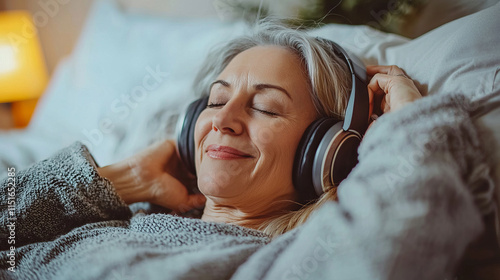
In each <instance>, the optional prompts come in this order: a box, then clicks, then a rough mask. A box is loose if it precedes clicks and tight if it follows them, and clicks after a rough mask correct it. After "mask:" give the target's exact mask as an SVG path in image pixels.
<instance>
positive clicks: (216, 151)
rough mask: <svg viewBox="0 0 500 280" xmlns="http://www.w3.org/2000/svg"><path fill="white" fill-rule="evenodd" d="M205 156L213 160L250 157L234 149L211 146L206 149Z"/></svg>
mask: <svg viewBox="0 0 500 280" xmlns="http://www.w3.org/2000/svg"><path fill="white" fill-rule="evenodd" d="M206 152H207V155H208V156H209V157H211V158H213V159H244V158H251V157H252V156H251V155H249V154H247V153H244V152H242V151H240V150H237V149H235V148H231V147H228V146H221V145H215V144H212V145H210V146H208V147H207V150H206Z"/></svg>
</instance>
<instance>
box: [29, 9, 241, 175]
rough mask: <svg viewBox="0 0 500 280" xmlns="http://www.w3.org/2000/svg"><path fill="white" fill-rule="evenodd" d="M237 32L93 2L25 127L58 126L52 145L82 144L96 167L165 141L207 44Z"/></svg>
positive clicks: (238, 29)
mask: <svg viewBox="0 0 500 280" xmlns="http://www.w3.org/2000/svg"><path fill="white" fill-rule="evenodd" d="M244 29H245V28H244V24H243V23H237V24H229V23H223V22H221V21H220V20H219V19H217V18H214V19H201V20H194V19H189V20H187V19H175V18H162V17H155V16H145V15H140V14H133V13H127V12H125V11H123V10H122V9H121V8H120V6H119V5H118V4H117V3H116V2H115V1H112V0H101V1H95V4H94V6H93V8H92V10H91V12H90V16H89V18H88V20H87V22H86V25H85V27H84V29H83V32H82V35H81V37H80V38H79V41H78V43H77V45H76V47H75V50H74V52H73V53H72V55H71V57H70V58H69V59H68V61H66V62H65V65H63V67H62V68H63V69H61V70H60V72H62V73H61V74H60V75H56V76H55V80H54V81H53V85H52V86H51V87H50V88H49V90H48V91H47V92H46V94H45V95H44V97H43V99H42V100H41V102H40V104H39V108H38V109H37V111H36V112H35V115H34V120H33V122H32V124H31V125H30V129H31V130H37V131H45V130H47V129H54V128H55V129H58V130H59V133H58V134H60V137H61V139H59V140H56V142H58V144H59V145H58V147H59V148H60V147H62V146H64V145H68V144H69V143H71V142H73V141H76V140H79V141H82V142H83V143H84V144H86V145H87V146H88V147H89V149H90V151H91V152H92V153H93V154H94V156H95V158H96V160H97V162H98V163H99V164H101V165H106V164H110V163H112V162H115V161H117V160H119V159H121V158H123V157H126V156H128V155H131V154H133V153H135V152H136V151H137V150H139V149H142V148H144V147H145V146H147V145H149V144H150V143H151V142H154V141H155V140H159V139H162V138H165V137H168V136H169V133H170V130H169V131H166V130H164V129H166V127H165V124H166V123H167V122H168V121H170V119H171V117H172V115H173V114H175V113H178V112H179V110H180V108H181V107H182V106H181V105H182V104H184V103H187V102H189V101H191V100H193V98H194V96H193V94H192V92H191V84H192V81H193V78H194V76H195V74H196V72H197V70H198V68H199V67H200V64H201V62H202V61H203V59H204V57H205V56H206V54H207V53H208V51H209V46H212V45H214V44H216V43H218V42H220V41H223V40H225V39H228V38H230V37H232V36H234V35H236V34H241V33H242V32H243V30H244ZM170 134H171V133H170ZM52 143H53V142H52Z"/></svg>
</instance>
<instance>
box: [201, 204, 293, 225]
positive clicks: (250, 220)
mask: <svg viewBox="0 0 500 280" xmlns="http://www.w3.org/2000/svg"><path fill="white" fill-rule="evenodd" d="M295 205H296V204H295V203H294V202H293V198H284V199H282V200H279V201H275V202H274V203H265V204H264V203H260V204H257V205H254V207H253V209H252V207H238V206H235V205H232V204H226V203H223V202H218V201H217V202H216V201H214V200H212V199H211V198H209V197H207V202H206V204H205V209H204V211H203V216H202V217H201V219H202V220H203V221H207V222H222V223H229V224H235V225H239V226H243V227H247V228H252V229H259V227H260V226H261V225H263V224H264V223H266V222H268V221H269V220H272V219H274V218H276V216H278V215H280V214H284V213H286V211H291V210H294V209H295Z"/></svg>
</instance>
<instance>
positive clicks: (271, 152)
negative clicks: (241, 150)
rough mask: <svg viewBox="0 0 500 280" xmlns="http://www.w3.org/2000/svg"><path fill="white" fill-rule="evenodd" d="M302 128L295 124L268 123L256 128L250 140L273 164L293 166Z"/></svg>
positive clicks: (303, 128) (300, 125)
mask: <svg viewBox="0 0 500 280" xmlns="http://www.w3.org/2000/svg"><path fill="white" fill-rule="evenodd" d="M302 126H303V125H302V124H297V123H284V122H269V123H267V125H262V126H258V127H256V128H255V129H254V133H253V137H252V138H253V141H254V143H255V144H256V146H257V147H259V150H260V151H261V152H262V154H263V155H264V156H267V157H269V158H272V159H274V160H273V162H274V164H276V163H280V164H279V165H280V167H284V166H287V167H289V166H292V165H293V159H294V158H295V152H296V150H297V146H298V144H299V141H300V139H301V137H302V133H303V132H304V130H305V127H302ZM281 163H283V165H281ZM275 167H278V166H275ZM287 169H288V168H287Z"/></svg>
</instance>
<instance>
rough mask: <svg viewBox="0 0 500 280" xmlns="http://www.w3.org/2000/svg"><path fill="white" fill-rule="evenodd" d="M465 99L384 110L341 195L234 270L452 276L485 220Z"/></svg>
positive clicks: (297, 275) (246, 273) (280, 274)
mask: <svg viewBox="0 0 500 280" xmlns="http://www.w3.org/2000/svg"><path fill="white" fill-rule="evenodd" d="M469 104H470V103H469V102H468V100H467V99H466V98H465V97H464V96H461V95H455V96H431V97H425V98H422V99H420V100H418V101H415V102H414V103H412V104H409V105H407V106H405V107H404V108H403V109H401V110H400V111H397V112H394V113H389V114H387V115H384V116H381V117H380V118H379V119H378V120H377V122H376V123H375V124H374V125H373V126H372V128H370V130H369V131H368V132H367V134H366V136H365V138H364V140H363V141H362V144H361V146H360V148H359V164H358V166H356V167H355V169H354V170H353V171H352V172H351V174H350V175H349V176H348V178H347V179H346V180H344V181H343V182H342V183H341V184H340V186H339V188H338V196H339V201H338V202H333V201H329V202H327V203H325V204H324V205H323V206H322V207H321V208H320V209H318V210H317V211H316V212H315V213H313V215H312V216H311V217H310V218H309V219H308V221H307V222H306V223H305V224H304V225H303V226H301V227H299V228H296V229H294V230H293V231H291V232H288V233H286V234H284V235H282V236H280V237H278V238H277V239H276V240H274V241H273V242H271V243H270V245H268V246H266V247H264V248H263V249H261V250H260V251H258V252H257V253H256V254H254V255H253V256H252V257H251V258H250V259H249V260H248V262H247V263H245V264H244V265H243V266H242V267H241V268H240V269H239V271H238V272H237V274H236V275H235V277H234V279H330V278H332V277H334V278H335V279H441V280H444V279H453V277H452V275H453V273H454V269H455V268H456V266H457V264H458V262H459V261H460V259H461V257H462V255H463V253H464V250H465V249H466V247H467V246H468V244H469V243H471V242H472V241H473V240H474V239H475V238H476V237H477V236H478V235H479V234H480V233H481V231H482V230H483V224H482V220H481V215H480V213H479V211H478V207H476V205H475V202H474V197H473V195H472V192H471V190H470V189H469V187H470V185H471V184H477V183H478V182H472V181H473V180H475V179H474V178H471V177H472V176H471V174H472V173H475V172H474V170H475V169H477V168H483V167H484V165H483V164H484V162H483V160H484V154H483V152H482V151H481V149H480V144H479V139H478V136H477V132H476V130H475V127H474V126H473V123H472V121H471V119H470V117H469V113H468V112H469V109H470V106H469ZM481 166H483V167H481ZM476 179H477V178H476ZM487 181H488V180H484V182H487ZM479 189H480V188H479ZM282 244H286V247H283V246H282ZM280 246H282V247H281V248H276V247H280ZM255 267H262V269H261V270H260V271H256V270H255V269H252V268H255Z"/></svg>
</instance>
